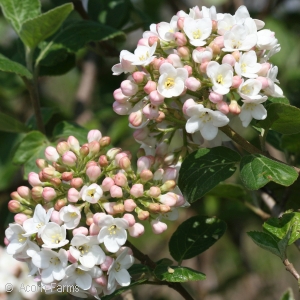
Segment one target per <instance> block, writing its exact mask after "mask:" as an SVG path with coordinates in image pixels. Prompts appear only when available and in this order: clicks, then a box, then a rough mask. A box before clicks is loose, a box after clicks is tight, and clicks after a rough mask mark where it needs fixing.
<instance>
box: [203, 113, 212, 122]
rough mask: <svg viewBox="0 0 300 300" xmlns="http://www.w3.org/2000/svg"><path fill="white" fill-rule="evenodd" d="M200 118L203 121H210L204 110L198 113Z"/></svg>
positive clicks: (209, 116)
mask: <svg viewBox="0 0 300 300" xmlns="http://www.w3.org/2000/svg"><path fill="white" fill-rule="evenodd" d="M200 119H201V121H202V122H203V123H206V122H209V121H211V119H212V118H211V115H210V114H209V113H208V112H207V111H206V112H203V113H201V114H200Z"/></svg>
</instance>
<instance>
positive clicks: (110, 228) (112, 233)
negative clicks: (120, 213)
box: [108, 225, 117, 235]
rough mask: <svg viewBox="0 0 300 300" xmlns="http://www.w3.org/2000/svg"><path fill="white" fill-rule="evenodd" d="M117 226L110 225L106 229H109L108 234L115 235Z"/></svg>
mask: <svg viewBox="0 0 300 300" xmlns="http://www.w3.org/2000/svg"><path fill="white" fill-rule="evenodd" d="M116 229H117V226H116V225H111V226H110V227H109V228H108V231H109V234H110V235H115V234H116V233H117V230H116Z"/></svg>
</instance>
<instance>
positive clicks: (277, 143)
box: [267, 130, 282, 151]
mask: <svg viewBox="0 0 300 300" xmlns="http://www.w3.org/2000/svg"><path fill="white" fill-rule="evenodd" d="M281 138H282V134H281V133H279V132H277V131H274V130H269V131H268V134H267V142H268V143H269V144H271V145H272V146H273V147H274V148H276V149H278V150H280V151H282V146H281Z"/></svg>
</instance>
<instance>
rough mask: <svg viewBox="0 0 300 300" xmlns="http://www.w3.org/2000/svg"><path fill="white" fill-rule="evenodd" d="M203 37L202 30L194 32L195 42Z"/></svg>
mask: <svg viewBox="0 0 300 300" xmlns="http://www.w3.org/2000/svg"><path fill="white" fill-rule="evenodd" d="M201 36H202V32H201V31H200V29H197V30H195V31H193V38H194V39H195V40H197V39H200V38H201Z"/></svg>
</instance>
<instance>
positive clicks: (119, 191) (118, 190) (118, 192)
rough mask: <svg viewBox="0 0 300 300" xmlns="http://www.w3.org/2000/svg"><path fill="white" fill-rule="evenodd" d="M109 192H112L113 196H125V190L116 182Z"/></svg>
mask: <svg viewBox="0 0 300 300" xmlns="http://www.w3.org/2000/svg"><path fill="white" fill-rule="evenodd" d="M109 192H110V195H111V196H112V197H113V198H121V197H123V191H122V189H121V188H120V187H119V186H117V185H115V184H114V185H113V186H112V187H111V188H110V190H109Z"/></svg>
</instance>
